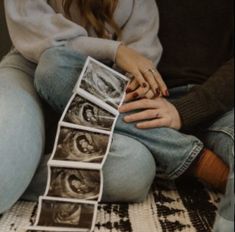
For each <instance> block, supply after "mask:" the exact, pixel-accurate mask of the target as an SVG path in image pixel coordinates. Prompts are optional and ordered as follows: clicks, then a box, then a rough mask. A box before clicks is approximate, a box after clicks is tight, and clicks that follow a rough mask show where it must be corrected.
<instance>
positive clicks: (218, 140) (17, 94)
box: [0, 48, 234, 232]
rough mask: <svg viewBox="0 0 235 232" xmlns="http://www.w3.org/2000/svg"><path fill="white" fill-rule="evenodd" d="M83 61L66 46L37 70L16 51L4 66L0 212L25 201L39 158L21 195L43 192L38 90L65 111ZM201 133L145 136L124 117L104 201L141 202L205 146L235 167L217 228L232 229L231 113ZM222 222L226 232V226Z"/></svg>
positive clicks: (0, 80) (0, 77)
mask: <svg viewBox="0 0 235 232" xmlns="http://www.w3.org/2000/svg"><path fill="white" fill-rule="evenodd" d="M83 64H84V57H82V56H80V55H79V54H78V53H75V52H72V51H70V50H67V49H64V48H55V49H49V50H47V51H46V52H45V53H44V54H43V55H42V57H41V60H40V62H39V65H38V66H37V67H36V65H34V64H32V63H30V62H29V61H27V60H25V59H24V58H23V57H22V56H21V55H19V54H18V53H17V52H14V51H13V52H11V53H10V54H8V56H7V57H6V58H5V59H4V60H3V61H2V62H1V65H0V112H1V114H0V160H1V164H0V213H1V212H4V211H5V210H6V209H8V208H9V207H11V206H12V204H13V203H14V202H15V201H16V200H17V199H19V198H20V197H21V196H22V194H23V193H24V191H25V190H26V188H27V186H28V185H29V184H30V182H31V180H32V178H33V176H34V174H35V171H36V167H37V166H38V165H39V162H40V159H41V162H40V165H39V168H38V171H37V173H36V175H35V176H34V179H33V181H32V182H31V184H30V186H29V187H28V189H27V191H26V192H25V194H24V195H23V197H24V199H28V200H35V199H36V198H37V197H38V195H40V194H42V193H43V191H44V189H45V184H46V182H45V179H46V178H45V176H46V174H47V169H46V162H47V159H48V156H42V154H43V148H44V140H45V136H44V133H45V131H44V122H43V112H42V106H41V104H40V100H39V98H38V96H37V94H36V90H37V92H38V93H39V95H40V96H41V97H42V98H43V99H44V100H46V101H47V102H48V103H49V104H50V105H51V106H52V107H53V108H54V109H55V110H57V111H58V112H61V111H62V110H63V108H64V106H65V105H66V103H67V101H68V99H69V98H70V96H71V94H72V89H73V87H74V85H75V83H76V81H77V78H78V75H79V73H80V72H81V69H82V67H83ZM35 71H36V73H35ZM34 76H35V78H34ZM34 86H35V87H36V89H35V87H34ZM189 90H190V86H184V87H179V88H176V89H172V90H171V96H172V97H173V98H177V97H180V96H182V95H183V94H186V93H187V92H188V91H189ZM2 112H3V113H2ZM199 130H200V131H202V132H203V133H201V134H203V136H202V137H201V138H200V139H199V138H197V137H196V136H190V135H186V134H183V133H180V132H178V131H175V130H172V129H168V128H161V129H153V130H148V131H145V132H144V133H142V131H141V130H138V129H136V128H135V127H134V125H132V124H124V123H123V121H122V117H120V118H119V121H118V123H117V126H116V133H115V135H114V143H113V145H112V148H111V152H110V156H109V158H108V160H107V162H106V165H105V168H104V176H105V184H104V196H103V200H104V201H107V202H117V201H121V202H140V201H143V199H144V198H145V197H146V195H147V194H148V192H149V189H150V187H151V184H152V182H153V180H154V178H155V174H156V173H157V176H159V177H162V178H166V179H176V178H177V177H179V176H181V175H182V174H183V173H184V172H185V171H186V170H187V169H188V168H189V167H190V165H191V164H192V162H193V161H194V160H195V158H197V156H198V154H199V153H200V152H201V150H202V149H203V147H204V146H206V147H208V148H210V149H212V150H214V151H215V152H216V153H217V154H219V155H220V156H221V158H222V159H223V160H224V161H225V162H226V163H228V164H230V165H231V181H229V185H228V191H227V193H226V197H225V198H224V199H223V201H222V205H221V209H220V211H219V214H218V220H217V224H216V229H215V231H216V232H221V231H223V232H230V231H232V230H231V229H232V228H233V209H234V204H233V203H232V201H233V200H234V191H233V190H234V187H233V181H232V178H233V173H234V172H233V165H232V164H233V163H234V152H233V151H234V111H231V112H228V113H227V114H226V115H223V116H222V117H221V118H219V119H217V120H215V122H214V123H213V124H212V125H211V126H210V127H209V128H199ZM221 222H222V223H221ZM224 222H226V223H224ZM224 225H226V227H225V228H224V227H222V226H224Z"/></svg>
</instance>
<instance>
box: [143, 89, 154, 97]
mask: <svg viewBox="0 0 235 232" xmlns="http://www.w3.org/2000/svg"><path fill="white" fill-rule="evenodd" d="M145 97H146V98H148V99H153V98H155V97H156V95H155V94H154V93H153V91H152V90H149V91H148V92H147V93H146V95H145Z"/></svg>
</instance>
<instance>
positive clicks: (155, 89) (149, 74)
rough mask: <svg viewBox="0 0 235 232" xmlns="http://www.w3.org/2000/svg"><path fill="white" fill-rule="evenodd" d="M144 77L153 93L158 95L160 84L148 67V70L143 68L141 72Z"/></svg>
mask: <svg viewBox="0 0 235 232" xmlns="http://www.w3.org/2000/svg"><path fill="white" fill-rule="evenodd" d="M143 75H144V77H145V79H146V80H147V81H148V83H149V85H150V87H151V89H152V91H153V93H154V94H155V95H156V96H157V97H159V95H160V91H161V90H160V85H159V84H158V82H157V80H156V78H155V76H154V74H153V72H152V71H151V70H150V69H149V70H147V71H146V70H145V71H144V73H143Z"/></svg>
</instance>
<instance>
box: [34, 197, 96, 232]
mask: <svg viewBox="0 0 235 232" xmlns="http://www.w3.org/2000/svg"><path fill="white" fill-rule="evenodd" d="M94 210H95V205H91V204H82V203H76V202H64V201H59V200H58V201H56V200H43V201H42V208H41V213H40V216H39V221H38V226H46V227H58V228H59V227H60V228H62V227H64V228H81V229H91V227H92V222H93V214H94Z"/></svg>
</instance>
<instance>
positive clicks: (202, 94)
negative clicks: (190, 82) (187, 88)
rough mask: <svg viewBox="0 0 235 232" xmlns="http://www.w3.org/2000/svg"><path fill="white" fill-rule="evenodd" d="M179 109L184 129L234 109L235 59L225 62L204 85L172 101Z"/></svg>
mask: <svg viewBox="0 0 235 232" xmlns="http://www.w3.org/2000/svg"><path fill="white" fill-rule="evenodd" d="M172 103H173V104H174V105H175V106H176V108H177V109H178V111H179V113H180V115H181V117H182V121H183V129H186V130H188V129H192V128H194V127H196V126H197V125H199V124H201V123H205V122H208V121H210V120H213V119H214V118H215V117H218V116H219V115H221V114H223V113H226V112H228V111H229V110H232V108H233V107H234V59H232V60H230V61H229V62H227V63H226V64H224V65H223V66H222V67H221V68H220V69H219V70H218V71H217V72H216V73H215V74H214V75H212V76H211V77H210V78H209V80H208V81H207V82H205V83H204V84H203V85H202V86H198V87H195V88H194V89H193V90H192V91H191V92H190V93H189V94H188V95H186V96H184V97H182V98H180V99H179V100H176V101H173V102H172Z"/></svg>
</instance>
